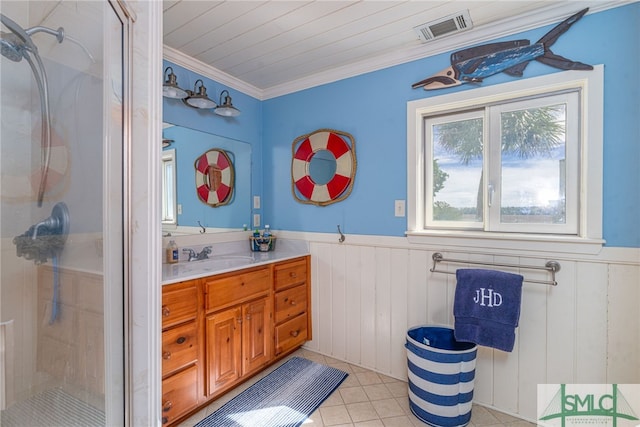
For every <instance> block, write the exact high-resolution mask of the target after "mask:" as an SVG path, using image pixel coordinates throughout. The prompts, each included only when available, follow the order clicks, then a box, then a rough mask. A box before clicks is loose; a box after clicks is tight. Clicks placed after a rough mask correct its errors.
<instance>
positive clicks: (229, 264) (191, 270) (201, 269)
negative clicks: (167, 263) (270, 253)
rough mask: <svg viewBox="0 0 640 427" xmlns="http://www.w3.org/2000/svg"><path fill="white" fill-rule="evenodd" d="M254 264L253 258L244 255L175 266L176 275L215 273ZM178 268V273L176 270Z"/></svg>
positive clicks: (220, 257) (226, 256) (225, 256)
mask: <svg viewBox="0 0 640 427" xmlns="http://www.w3.org/2000/svg"><path fill="white" fill-rule="evenodd" d="M253 262H254V259H253V257H250V256H244V255H220V256H216V257H214V258H209V259H203V260H201V261H191V262H181V263H179V264H178V265H177V266H176V265H173V266H171V267H173V268H172V269H173V272H174V274H180V275H182V274H200V273H208V272H212V273H215V272H216V271H220V270H227V269H230V268H236V267H243V266H246V265H249V264H252V263H253ZM175 267H177V271H176V269H175Z"/></svg>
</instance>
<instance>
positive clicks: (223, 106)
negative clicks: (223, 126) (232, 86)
mask: <svg viewBox="0 0 640 427" xmlns="http://www.w3.org/2000/svg"><path fill="white" fill-rule="evenodd" d="M225 92H226V93H227V94H226V95H225V97H224V102H223V101H222V95H223V94H224V93H225ZM213 112H214V113H216V114H217V115H219V116H225V117H236V116H239V115H240V110H238V109H237V108H236V107H234V106H233V104H232V103H231V95H230V94H229V91H228V90H226V89H225V90H223V91H222V92H221V93H220V105H218V107H216V109H215V110H213Z"/></svg>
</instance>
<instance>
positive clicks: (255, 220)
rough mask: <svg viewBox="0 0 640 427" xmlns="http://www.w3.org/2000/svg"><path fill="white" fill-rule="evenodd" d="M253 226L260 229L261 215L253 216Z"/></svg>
mask: <svg viewBox="0 0 640 427" xmlns="http://www.w3.org/2000/svg"><path fill="white" fill-rule="evenodd" d="M253 226H254V227H260V214H253Z"/></svg>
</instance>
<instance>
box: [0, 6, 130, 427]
mask: <svg viewBox="0 0 640 427" xmlns="http://www.w3.org/2000/svg"><path fill="white" fill-rule="evenodd" d="M119 7H120V6H119V2H113V3H111V2H106V1H74V0H62V1H55V2H52V1H5V0H1V1H0V13H1V16H0V17H1V18H2V19H1V21H2V25H1V28H0V29H1V31H2V33H1V40H0V43H1V46H0V47H1V49H2V58H1V62H0V124H1V129H0V425H2V426H3V427H6V426H13V425H15V426H25V425H29V426H40V425H60V426H64V425H82V426H105V425H120V424H123V420H124V410H125V409H124V408H125V403H124V389H125V378H124V372H125V371H124V360H125V353H124V345H125V344H124V343H125V338H124V337H125V327H124V324H125V321H124V319H125V317H124V316H125V312H124V304H125V302H124V298H125V284H124V282H125V277H126V276H125V271H124V266H125V263H124V254H123V252H124V251H123V248H124V247H125V244H124V239H125V233H124V231H123V230H124V225H123V224H124V219H123V218H124V214H123V213H124V203H125V202H124V184H123V176H124V173H123V170H124V168H125V166H124V164H125V152H126V149H125V140H126V138H125V132H126V123H125V119H124V117H125V114H124V113H123V110H124V109H125V105H126V96H128V95H127V90H126V84H125V83H126V82H125V81H124V80H125V79H124V77H123V76H124V75H125V73H124V70H125V69H126V66H127V63H126V61H127V54H126V49H125V48H124V46H126V43H125V39H126V37H127V32H126V25H124V20H123V15H122V11H121V10H120V9H119Z"/></svg>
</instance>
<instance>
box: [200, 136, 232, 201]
mask: <svg viewBox="0 0 640 427" xmlns="http://www.w3.org/2000/svg"><path fill="white" fill-rule="evenodd" d="M194 166H195V168H196V192H197V193H198V198H199V199H200V200H201V201H202V202H204V203H206V204H207V205H209V206H212V207H214V208H215V207H218V206H223V205H227V204H229V203H230V202H231V200H232V197H231V196H232V194H233V186H234V177H235V173H234V168H233V162H232V161H231V159H230V158H229V155H228V154H227V153H226V152H225V151H224V150H221V149H217V148H216V149H212V150H209V151H207V152H206V153H204V154H203V155H202V156H200V157H198V158H197V159H196V162H195V165H194Z"/></svg>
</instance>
